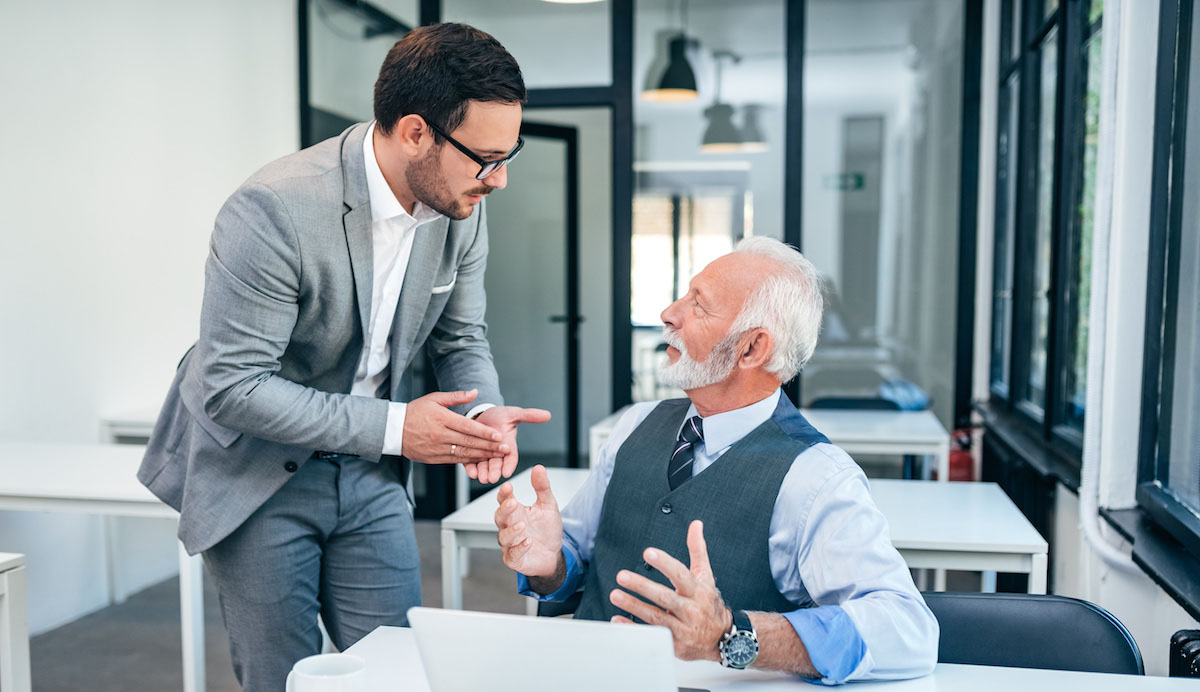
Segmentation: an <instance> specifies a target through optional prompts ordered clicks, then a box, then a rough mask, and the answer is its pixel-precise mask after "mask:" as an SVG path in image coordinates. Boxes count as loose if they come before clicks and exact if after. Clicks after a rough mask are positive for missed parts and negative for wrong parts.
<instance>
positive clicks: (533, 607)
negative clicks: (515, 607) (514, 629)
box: [525, 596, 538, 617]
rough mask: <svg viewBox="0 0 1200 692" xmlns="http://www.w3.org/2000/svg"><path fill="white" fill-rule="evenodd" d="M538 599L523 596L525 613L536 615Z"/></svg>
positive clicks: (531, 615)
mask: <svg viewBox="0 0 1200 692" xmlns="http://www.w3.org/2000/svg"><path fill="white" fill-rule="evenodd" d="M537 607H538V600H537V599H536V598H532V597H530V596H526V597H525V614H526V615H528V616H530V617H537Z"/></svg>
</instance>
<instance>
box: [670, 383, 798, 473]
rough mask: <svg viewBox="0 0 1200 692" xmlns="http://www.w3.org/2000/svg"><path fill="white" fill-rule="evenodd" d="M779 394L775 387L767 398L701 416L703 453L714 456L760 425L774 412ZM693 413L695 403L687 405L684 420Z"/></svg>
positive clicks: (694, 413)
mask: <svg viewBox="0 0 1200 692" xmlns="http://www.w3.org/2000/svg"><path fill="white" fill-rule="evenodd" d="M781 396H783V392H782V391H780V390H779V389H776V390H775V391H774V392H771V394H770V395H769V396H768V397H767V398H765V399H763V400H761V401H756V402H754V403H753V404H750V405H749V406H743V407H742V408H737V409H734V410H732V411H725V412H723V413H718V414H715V415H712V416H709V417H707V418H702V420H703V421H704V451H705V453H706V454H707V455H708V456H709V457H716V455H717V454H718V453H719V452H720V451H721V450H723V449H725V448H726V447H729V446H730V445H732V444H734V443H735V442H737V441H739V440H741V439H742V438H743V437H745V436H746V435H748V434H750V431H751V430H754V429H755V428H757V427H758V426H760V425H762V424H763V422H764V421H766V420H767V419H768V418H770V417H771V415H772V414H774V413H775V407H776V406H777V405H778V404H779V397H781ZM695 415H698V414H697V413H696V405H695V404H692V405H691V406H689V407H688V412H687V417H686V418H685V419H684V420H685V421H686V420H687V418H691V417H692V416H695Z"/></svg>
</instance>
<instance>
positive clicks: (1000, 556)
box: [442, 469, 1047, 614]
mask: <svg viewBox="0 0 1200 692" xmlns="http://www.w3.org/2000/svg"><path fill="white" fill-rule="evenodd" d="M547 471H548V473H549V477H550V488H551V490H553V492H554V497H555V499H556V500H557V501H558V505H559V507H565V506H566V505H567V503H568V502H570V501H571V498H573V497H574V496H575V493H576V492H578V491H579V488H580V487H582V485H583V482H584V481H585V480H586V479H587V475H588V473H590V471H588V470H587V469H547ZM529 473H530V472H529V471H523V472H521V473H519V474H517V475H516V476H513V478H512V483H513V489H514V490H515V492H516V496H517V499H518V500H520V501H521V502H522V503H524V504H526V505H528V504H531V503H532V502H533V500H534V492H533V488H532V487H531V486H530V483H529ZM499 492H500V489H499V488H494V489H492V490H490V491H488V493H487V494H485V495H482V496H480V497H479V498H478V499H476V500H475V501H474V502H471V503H470V504H468V505H467V506H466V507H464V508H462V509H460V510H458V511H457V512H454V513H453V514H451V515H450V516H448V517H446V518H445V519H443V520H442V604H443V605H444V607H446V608H455V609H460V608H462V572H461V569H460V563H459V557H460V556H461V553H462V552H463V551H461V550H459V549H460V548H491V549H499V545H497V543H496V524H495V521H494V515H495V513H496V507H497V503H496V494H497V493H499ZM871 496H872V497H873V498H874V499H875V503H876V505H877V506H878V507H879V510H880V511H881V512H883V515H884V516H885V517H887V520H888V528H889V532H890V534H891V539H892V545H894V546H896V549H897V550H898V551H899V552H900V555H901V556H903V557H904V559H905V561H906V562H907V563H908V565H909V567H913V568H939V569H961V570H971V571H981V572H985V573H988V572H991V573H993V574H994V573H995V572H1022V573H1026V574H1029V592H1030V593H1046V567H1047V561H1046V541H1045V540H1044V539H1043V538H1042V537H1041V535H1040V534H1038V532H1037V531H1036V530H1035V529H1034V528H1033V526H1032V525H1031V524H1030V523H1029V521H1028V520H1027V519H1026V518H1025V516H1024V515H1022V514H1021V511H1020V510H1018V509H1017V507H1016V505H1014V504H1013V503H1012V501H1011V500H1010V499H1009V498H1008V496H1007V495H1005V494H1004V491H1003V490H1001V489H1000V487H999V486H998V485H996V484H995V483H937V482H933V481H903V480H895V479H879V478H877V479H874V480H872V481H871ZM991 583H992V584H993V586H992V589H993V590H994V578H993V579H992V581H991ZM514 588H515V585H514ZM942 588H944V587H942ZM528 611H529V612H530V613H531V614H532V613H534V612H536V604H535V603H534V601H533V599H530V600H529V608H528Z"/></svg>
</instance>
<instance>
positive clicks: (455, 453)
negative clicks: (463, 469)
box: [450, 444, 458, 457]
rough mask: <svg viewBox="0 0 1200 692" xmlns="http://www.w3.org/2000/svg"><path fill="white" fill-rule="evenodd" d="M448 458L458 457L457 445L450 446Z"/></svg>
mask: <svg viewBox="0 0 1200 692" xmlns="http://www.w3.org/2000/svg"><path fill="white" fill-rule="evenodd" d="M450 456H452V457H456V456H458V445H455V444H452V445H450Z"/></svg>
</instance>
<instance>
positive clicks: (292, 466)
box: [283, 461, 300, 473]
mask: <svg viewBox="0 0 1200 692" xmlns="http://www.w3.org/2000/svg"><path fill="white" fill-rule="evenodd" d="M298 468H300V465H299V464H297V463H296V462H294V461H289V462H287V463H286V464H284V465H283V470H284V471H287V472H288V473H295V472H296V469H298Z"/></svg>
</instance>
